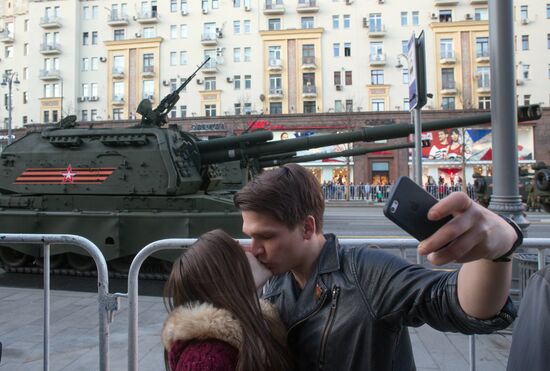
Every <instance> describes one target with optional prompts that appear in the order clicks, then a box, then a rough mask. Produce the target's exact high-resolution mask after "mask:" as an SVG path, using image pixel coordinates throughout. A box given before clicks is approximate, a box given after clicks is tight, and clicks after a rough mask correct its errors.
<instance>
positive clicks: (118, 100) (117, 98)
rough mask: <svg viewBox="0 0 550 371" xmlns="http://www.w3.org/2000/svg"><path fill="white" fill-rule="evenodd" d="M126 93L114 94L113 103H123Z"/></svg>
mask: <svg viewBox="0 0 550 371" xmlns="http://www.w3.org/2000/svg"><path fill="white" fill-rule="evenodd" d="M123 103H124V95H113V104H123Z"/></svg>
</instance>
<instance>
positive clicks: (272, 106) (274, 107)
mask: <svg viewBox="0 0 550 371" xmlns="http://www.w3.org/2000/svg"><path fill="white" fill-rule="evenodd" d="M269 113H270V114H271V115H280V114H281V113H283V103H281V102H270V103H269Z"/></svg>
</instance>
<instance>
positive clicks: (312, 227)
mask: <svg viewBox="0 0 550 371" xmlns="http://www.w3.org/2000/svg"><path fill="white" fill-rule="evenodd" d="M315 233H317V221H316V220H315V218H314V217H313V215H308V216H307V217H306V219H305V220H304V239H306V240H309V239H311V237H313V236H314V235H315Z"/></svg>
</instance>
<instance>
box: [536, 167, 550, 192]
mask: <svg viewBox="0 0 550 371" xmlns="http://www.w3.org/2000/svg"><path fill="white" fill-rule="evenodd" d="M535 181H536V183H537V188H538V189H539V190H540V191H547V190H550V170H548V169H543V170H539V171H538V172H537V173H536V174H535Z"/></svg>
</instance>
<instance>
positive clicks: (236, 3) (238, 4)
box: [233, 0, 241, 8]
mask: <svg viewBox="0 0 550 371" xmlns="http://www.w3.org/2000/svg"><path fill="white" fill-rule="evenodd" d="M240 7H241V0H233V8H240Z"/></svg>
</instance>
